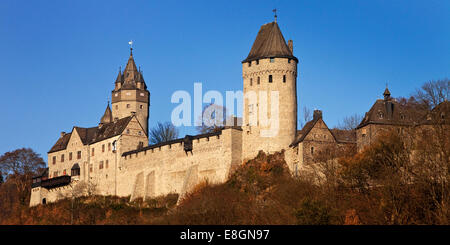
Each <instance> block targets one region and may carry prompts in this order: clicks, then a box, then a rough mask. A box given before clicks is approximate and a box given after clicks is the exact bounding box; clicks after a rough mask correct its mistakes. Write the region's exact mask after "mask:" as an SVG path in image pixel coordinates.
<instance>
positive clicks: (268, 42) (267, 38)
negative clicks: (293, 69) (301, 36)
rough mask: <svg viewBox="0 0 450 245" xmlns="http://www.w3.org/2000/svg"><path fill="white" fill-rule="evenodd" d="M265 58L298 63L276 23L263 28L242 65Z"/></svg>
mask: <svg viewBox="0 0 450 245" xmlns="http://www.w3.org/2000/svg"><path fill="white" fill-rule="evenodd" d="M265 58H290V59H293V60H295V61H296V62H298V59H297V58H296V57H295V56H294V55H293V54H292V51H291V49H290V48H289V47H288V45H287V44H286V40H285V39H284V37H283V34H282V33H281V30H280V27H279V26H278V24H277V22H276V21H274V22H271V23H268V24H265V25H263V26H261V29H260V30H259V32H258V35H257V36H256V39H255V42H254V43H253V46H252V49H251V50H250V53H249V54H248V56H247V58H246V59H245V60H244V61H242V63H245V62H249V61H252V60H258V59H265Z"/></svg>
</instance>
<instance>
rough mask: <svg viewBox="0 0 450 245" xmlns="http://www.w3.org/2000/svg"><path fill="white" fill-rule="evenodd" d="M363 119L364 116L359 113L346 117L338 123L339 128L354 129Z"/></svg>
mask: <svg viewBox="0 0 450 245" xmlns="http://www.w3.org/2000/svg"><path fill="white" fill-rule="evenodd" d="M362 119H363V117H362V116H361V115H359V114H354V115H351V116H347V117H344V119H343V120H342V122H340V123H339V124H338V126H337V128H338V129H342V130H353V129H355V128H356V127H358V125H359V124H360V123H361V121H362Z"/></svg>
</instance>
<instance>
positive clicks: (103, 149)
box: [102, 144, 105, 152]
mask: <svg viewBox="0 0 450 245" xmlns="http://www.w3.org/2000/svg"><path fill="white" fill-rule="evenodd" d="M102 152H105V144H103V145H102Z"/></svg>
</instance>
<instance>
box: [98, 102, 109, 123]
mask: <svg viewBox="0 0 450 245" xmlns="http://www.w3.org/2000/svg"><path fill="white" fill-rule="evenodd" d="M110 122H112V112H111V108H109V102H108V106H106V110H105V113H104V114H103V116H102V119H100V123H103V124H107V123H110Z"/></svg>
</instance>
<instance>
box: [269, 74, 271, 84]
mask: <svg viewBox="0 0 450 245" xmlns="http://www.w3.org/2000/svg"><path fill="white" fill-rule="evenodd" d="M269 83H272V75H269Z"/></svg>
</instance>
